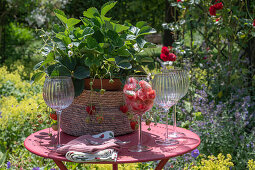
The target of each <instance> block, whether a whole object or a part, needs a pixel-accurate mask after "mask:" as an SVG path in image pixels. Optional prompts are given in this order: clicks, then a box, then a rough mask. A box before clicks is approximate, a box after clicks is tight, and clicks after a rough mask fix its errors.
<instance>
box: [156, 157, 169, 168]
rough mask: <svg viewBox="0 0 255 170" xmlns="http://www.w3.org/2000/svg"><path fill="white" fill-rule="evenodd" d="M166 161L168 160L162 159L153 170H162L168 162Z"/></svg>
mask: <svg viewBox="0 0 255 170" xmlns="http://www.w3.org/2000/svg"><path fill="white" fill-rule="evenodd" d="M168 160H169V158H167V159H162V160H161V161H160V162H159V164H158V166H157V167H156V168H155V170H161V169H163V168H164V166H165V164H166V163H167V162H168Z"/></svg>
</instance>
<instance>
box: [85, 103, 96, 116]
mask: <svg viewBox="0 0 255 170" xmlns="http://www.w3.org/2000/svg"><path fill="white" fill-rule="evenodd" d="M86 111H87V112H88V114H89V115H92V114H93V113H94V112H96V107H95V106H94V105H92V106H87V107H86Z"/></svg>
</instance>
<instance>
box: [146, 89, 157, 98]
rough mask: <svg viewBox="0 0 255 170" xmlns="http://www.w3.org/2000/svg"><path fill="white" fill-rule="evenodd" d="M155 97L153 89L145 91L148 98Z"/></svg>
mask: <svg viewBox="0 0 255 170" xmlns="http://www.w3.org/2000/svg"><path fill="white" fill-rule="evenodd" d="M155 97H156V92H155V90H151V91H149V92H147V98H148V99H155Z"/></svg>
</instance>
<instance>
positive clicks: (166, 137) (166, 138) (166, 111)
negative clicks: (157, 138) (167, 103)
mask: <svg viewBox="0 0 255 170" xmlns="http://www.w3.org/2000/svg"><path fill="white" fill-rule="evenodd" d="M168 112H169V109H167V110H165V113H166V135H165V141H167V140H168Z"/></svg>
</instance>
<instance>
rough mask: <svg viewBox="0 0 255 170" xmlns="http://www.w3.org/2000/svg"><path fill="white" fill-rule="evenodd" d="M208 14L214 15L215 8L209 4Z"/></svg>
mask: <svg viewBox="0 0 255 170" xmlns="http://www.w3.org/2000/svg"><path fill="white" fill-rule="evenodd" d="M209 12H210V15H212V16H215V15H216V8H215V7H214V5H213V6H210V8H209Z"/></svg>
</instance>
